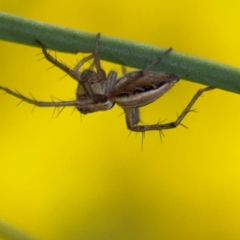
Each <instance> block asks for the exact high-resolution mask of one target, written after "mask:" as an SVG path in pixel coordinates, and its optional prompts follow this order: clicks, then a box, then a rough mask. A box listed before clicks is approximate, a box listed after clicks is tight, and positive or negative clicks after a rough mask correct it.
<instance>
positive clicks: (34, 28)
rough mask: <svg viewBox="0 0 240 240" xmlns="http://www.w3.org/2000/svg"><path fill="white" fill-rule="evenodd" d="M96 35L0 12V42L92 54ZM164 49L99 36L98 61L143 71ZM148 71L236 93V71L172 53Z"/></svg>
mask: <svg viewBox="0 0 240 240" xmlns="http://www.w3.org/2000/svg"><path fill="white" fill-rule="evenodd" d="M95 37H96V33H95V34H93V33H88V32H83V31H79V30H75V29H70V28H66V27H61V26H57V25H51V24H47V23H43V22H38V21H34V20H30V19H26V18H22V17H18V16H14V15H11V14H7V13H3V12H0V39H3V40H6V41H12V42H17V43H22V44H26V45H30V46H37V47H39V46H38V45H37V44H36V40H39V41H41V42H42V43H43V44H44V45H45V46H46V47H47V48H48V49H53V50H56V51H63V52H69V53H77V52H92V51H93V48H94V43H95ZM165 50H166V49H163V48H161V47H155V46H150V45H147V44H142V43H138V42H134V41H127V40H123V39H119V38H114V37H107V36H104V35H101V39H100V43H99V55H100V58H101V59H103V60H106V61H110V62H114V63H118V64H121V65H125V66H130V67H133V68H139V69H143V68H144V67H146V64H147V63H151V62H152V61H153V60H155V59H156V58H157V57H158V56H160V55H161V54H162V53H163V52H164V51H165ZM24 57H26V56H24ZM152 70H154V71H164V72H167V73H174V74H176V75H178V76H179V77H180V78H181V79H185V80H189V81H193V82H197V83H201V84H204V85H208V86H214V87H217V88H220V89H224V90H227V91H232V92H235V93H240V69H239V68H235V67H231V66H228V65H224V64H220V63H217V62H214V61H209V60H206V59H202V58H198V57H194V56H190V55H187V54H183V53H178V52H176V51H172V52H171V53H170V54H169V55H168V56H167V57H166V58H164V60H163V61H162V62H161V63H160V64H158V65H157V66H155V67H154V68H153V69H152Z"/></svg>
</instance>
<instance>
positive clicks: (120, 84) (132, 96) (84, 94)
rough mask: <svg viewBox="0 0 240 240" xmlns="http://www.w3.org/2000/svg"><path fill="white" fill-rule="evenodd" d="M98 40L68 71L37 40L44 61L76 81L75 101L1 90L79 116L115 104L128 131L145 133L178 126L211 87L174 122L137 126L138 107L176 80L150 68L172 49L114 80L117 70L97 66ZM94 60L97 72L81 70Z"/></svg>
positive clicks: (193, 101) (39, 105)
mask: <svg viewBox="0 0 240 240" xmlns="http://www.w3.org/2000/svg"><path fill="white" fill-rule="evenodd" d="M99 40H100V33H98V34H97V36H96V41H95V47H94V51H93V52H92V54H90V55H89V56H87V57H84V58H83V59H82V60H81V61H80V62H78V64H77V65H76V66H75V67H74V68H73V69H71V68H69V67H67V66H66V65H64V64H63V63H61V62H59V61H58V60H57V59H55V58H54V57H52V56H51V55H50V54H49V53H48V52H47V49H46V47H45V45H44V44H43V43H41V42H40V41H37V43H38V44H39V45H40V46H41V47H42V52H43V54H44V56H45V58H46V59H47V60H48V61H49V62H51V63H53V64H54V65H55V66H57V67H58V68H60V69H61V70H63V71H64V72H65V73H67V74H68V75H69V76H71V77H72V78H73V79H74V80H76V81H77V82H78V86H77V91H76V100H72V101H59V102H55V101H51V102H46V101H38V100H35V99H31V98H28V97H25V96H23V95H22V94H20V93H18V92H14V91H12V90H10V89H8V88H6V87H2V86H0V89H1V90H3V91H5V92H6V93H8V94H10V95H13V96H14V97H17V98H19V99H21V100H22V101H25V102H28V103H30V104H33V105H35V106H38V107H68V106H74V107H76V108H77V109H78V110H79V111H80V112H81V113H83V114H87V113H93V112H97V111H102V110H109V109H111V108H112V107H113V106H114V104H115V103H116V104H118V105H119V106H120V107H122V108H123V110H124V112H125V116H126V124H127V127H128V129H130V130H131V131H136V132H145V131H151V130H158V131H159V130H160V131H161V130H163V129H171V128H175V127H177V126H178V125H179V124H180V125H182V124H181V122H182V120H183V118H184V117H185V116H186V115H187V113H188V112H190V111H191V107H192V106H193V104H194V103H195V102H196V101H197V99H198V98H199V96H200V95H201V94H202V93H203V92H205V91H209V90H212V89H213V87H206V88H203V89H200V90H199V91H198V92H197V93H196V94H195V95H194V96H193V98H192V99H191V101H190V102H189V104H188V105H187V107H186V108H185V109H184V110H183V112H182V113H181V114H180V115H179V116H178V117H177V119H176V120H175V121H173V122H169V123H164V124H159V123H157V124H151V125H143V124H142V125H139V122H140V113H139V107H142V106H145V105H147V104H149V103H151V102H153V101H155V100H156V99H158V98H159V97H161V96H162V95H163V94H164V93H166V92H167V91H168V90H169V89H170V88H171V87H172V86H173V85H174V84H175V83H176V82H177V81H178V80H179V78H178V76H176V75H175V74H167V73H162V72H161V73H156V72H151V71H150V69H151V68H152V67H153V66H155V65H156V64H158V63H160V62H161V61H162V59H163V58H164V57H166V56H167V55H168V54H169V53H170V52H171V51H172V49H171V48H169V49H168V50H166V51H165V52H164V53H163V54H162V55H161V56H159V57H158V58H157V59H156V60H155V61H153V62H152V63H151V64H150V65H148V66H147V67H146V68H145V69H143V70H138V71H131V72H128V73H126V74H124V75H123V76H121V77H120V78H117V73H116V71H113V70H112V71H110V72H109V73H108V75H106V73H105V71H104V70H103V69H102V67H101V64H100V58H99V55H98V46H99ZM91 59H93V60H94V65H95V68H96V71H94V70H92V69H91V68H90V69H87V70H84V71H82V72H81V71H80V68H81V67H82V66H83V64H84V63H85V62H87V61H89V60H91Z"/></svg>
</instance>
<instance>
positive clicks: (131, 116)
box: [124, 87, 214, 132]
mask: <svg viewBox="0 0 240 240" xmlns="http://www.w3.org/2000/svg"><path fill="white" fill-rule="evenodd" d="M213 89H214V87H206V88H203V89H200V90H199V91H198V92H197V93H196V94H195V95H194V96H193V98H192V99H191V101H190V102H189V104H188V105H187V107H186V108H185V109H184V110H183V112H182V113H181V114H180V115H179V117H178V118H177V119H176V120H175V121H174V122H169V123H165V124H152V125H136V124H137V122H138V120H139V114H137V113H135V112H134V111H135V110H133V109H132V108H124V111H125V114H126V122H127V127H128V128H129V129H130V130H131V131H135V132H145V131H152V130H158V131H159V130H163V129H171V128H176V127H177V126H178V125H179V124H180V125H181V122H182V120H183V119H184V118H185V117H186V115H187V114H188V113H189V112H190V111H191V108H192V106H193V105H194V103H195V102H196V101H197V100H198V98H199V97H200V96H201V95H202V93H203V92H206V91H210V90H213Z"/></svg>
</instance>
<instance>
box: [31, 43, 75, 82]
mask: <svg viewBox="0 0 240 240" xmlns="http://www.w3.org/2000/svg"><path fill="white" fill-rule="evenodd" d="M36 42H37V43H38V44H39V45H40V46H41V47H42V52H43V54H44V56H45V58H46V59H47V60H48V61H49V62H51V63H53V64H54V65H55V66H57V67H58V68H60V69H61V70H63V71H64V72H65V73H67V74H68V75H70V76H71V77H72V78H73V79H75V80H76V81H78V82H79V79H80V74H79V73H78V72H77V71H74V70H72V69H71V68H69V67H67V66H66V65H64V64H63V63H61V62H59V61H58V60H57V59H55V58H54V57H52V56H51V55H50V54H49V53H48V52H47V49H46V47H45V45H44V44H43V43H41V42H40V41H38V40H36Z"/></svg>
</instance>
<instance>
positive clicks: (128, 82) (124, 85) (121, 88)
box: [113, 48, 172, 95]
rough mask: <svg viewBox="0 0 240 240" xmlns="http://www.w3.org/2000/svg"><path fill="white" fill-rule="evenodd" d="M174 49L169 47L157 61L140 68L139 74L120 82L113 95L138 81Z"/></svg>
mask: <svg viewBox="0 0 240 240" xmlns="http://www.w3.org/2000/svg"><path fill="white" fill-rule="evenodd" d="M171 51H172V48H169V49H167V50H166V51H165V52H164V53H163V54H162V55H161V56H159V57H158V58H157V59H156V60H155V61H153V62H152V63H151V64H150V65H148V66H147V67H145V68H144V69H143V70H139V71H138V72H137V74H135V75H134V76H133V77H130V78H128V79H127V81H124V82H123V83H122V84H119V85H118V86H117V87H116V89H115V90H114V92H113V95H115V94H116V93H117V92H122V91H124V90H125V89H126V88H127V87H128V85H129V84H133V83H134V82H135V81H137V80H138V79H139V78H143V77H144V76H146V75H147V74H148V72H149V71H150V69H151V68H152V67H154V66H155V65H157V64H158V63H160V62H161V61H162V59H163V58H164V57H165V56H166V55H168V54H169V53H170V52H171Z"/></svg>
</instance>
